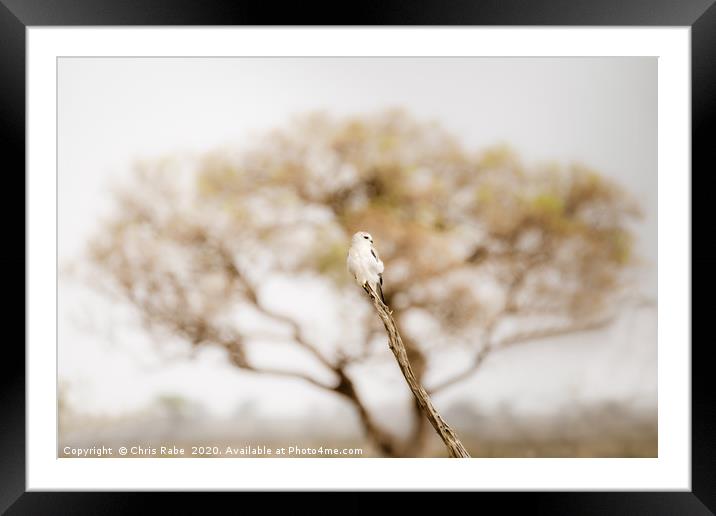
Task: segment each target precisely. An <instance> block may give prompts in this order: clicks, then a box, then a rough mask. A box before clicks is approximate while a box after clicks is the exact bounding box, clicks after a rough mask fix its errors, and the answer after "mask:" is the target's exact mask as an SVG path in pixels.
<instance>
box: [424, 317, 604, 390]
mask: <svg viewBox="0 0 716 516" xmlns="http://www.w3.org/2000/svg"><path fill="white" fill-rule="evenodd" d="M612 320H613V317H611V316H610V317H605V318H603V319H598V320H596V321H586V322H582V323H578V324H573V325H570V326H564V327H561V328H547V329H541V330H534V331H527V332H520V333H516V334H514V335H510V336H509V337H506V338H504V339H502V340H500V341H498V342H497V343H496V344H490V343H489V342H488V343H487V344H486V345H485V346H484V347H483V348H482V349H481V350H480V352H479V353H478V354H477V355H475V359H474V360H473V362H472V364H471V365H470V366H469V367H468V368H467V369H465V370H464V371H462V372H461V373H459V374H457V375H455V376H453V377H451V378H448V379H447V380H444V381H443V382H441V383H439V384H437V385H435V386H433V387H432V388H431V389H430V390H429V392H430V394H436V393H437V392H439V391H441V390H443V389H446V388H448V387H451V386H453V385H455V384H457V383H459V382H461V381H463V380H466V379H467V378H469V377H470V376H472V375H473V373H474V372H475V371H477V370H478V369H479V368H480V366H481V365H482V363H483V362H484V361H485V359H486V358H487V356H488V355H489V354H490V352H492V351H498V350H502V349H505V348H507V347H509V346H513V345H515V344H521V343H523V342H529V341H533V340H541V339H546V338H550V337H559V336H562V335H568V334H570V333H578V332H584V331H595V330H598V329H602V328H604V327H606V326H607V325H609V323H611V322H612Z"/></svg>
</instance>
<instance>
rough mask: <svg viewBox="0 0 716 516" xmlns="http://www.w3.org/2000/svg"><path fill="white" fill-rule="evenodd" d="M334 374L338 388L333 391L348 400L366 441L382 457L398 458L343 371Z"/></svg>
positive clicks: (339, 370)
mask: <svg viewBox="0 0 716 516" xmlns="http://www.w3.org/2000/svg"><path fill="white" fill-rule="evenodd" d="M336 373H337V374H338V377H339V383H338V386H336V388H335V391H336V392H337V393H338V394H341V395H342V396H345V397H346V398H348V400H350V402H351V403H352V404H353V406H354V407H355V408H356V410H357V411H358V417H359V418H360V421H361V424H362V425H363V429H364V430H365V433H366V437H367V438H368V441H370V442H372V443H373V445H374V446H375V447H376V448H377V449H378V450H380V452H381V453H383V454H384V455H387V456H389V457H397V456H399V452H398V449H397V446H396V443H395V440H394V439H393V438H392V437H391V436H390V435H388V434H387V433H386V432H384V431H383V430H382V429H381V428H379V427H378V426H377V425H376V423H375V421H373V418H372V417H371V415H370V414H369V413H368V410H367V409H366V407H365V405H364V404H363V401H362V400H361V399H360V398H359V397H358V392H357V391H356V389H355V386H354V385H353V381H352V380H351V379H350V378H349V377H348V376H347V375H346V373H345V371H344V370H343V369H338V370H336Z"/></svg>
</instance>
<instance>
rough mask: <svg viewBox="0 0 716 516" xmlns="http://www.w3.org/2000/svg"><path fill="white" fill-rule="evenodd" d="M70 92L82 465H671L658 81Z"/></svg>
mask: <svg viewBox="0 0 716 516" xmlns="http://www.w3.org/2000/svg"><path fill="white" fill-rule="evenodd" d="M56 72H57V170H56V174H57V343H56V346H57V414H58V417H57V431H58V434H57V436H58V437H57V457H58V458H68V459H74V458H117V459H122V458H124V459H132V458H139V459H141V458H197V459H201V458H221V459H232V458H233V459H243V458H265V459H271V458H289V457H290V458H316V459H319V458H325V459H329V458H352V459H353V458H354V459H363V458H447V457H454V458H471V459H481V458H484V459H487V458H513V457H518V458H533V457H534V458H602V457H609V458H658V457H659V428H658V424H657V415H658V401H659V400H658V396H657V393H658V376H657V363H658V362H657V316H658V299H657V293H658V288H657V265H658V256H657V229H658V226H657V165H658V158H659V156H658V151H659V149H658V132H657V128H658V124H657V119H658V112H657V100H658V87H657V86H658V58H657V57H654V56H651V57H131V56H128V57H79V56H71V57H61V56H60V57H58V58H57V70H56ZM662 258H663V255H662ZM677 344H678V345H683V346H688V345H689V343H686V342H684V343H675V345H677ZM432 462H435V461H432ZM113 464H116V463H115V462H113ZM192 464H195V463H192Z"/></svg>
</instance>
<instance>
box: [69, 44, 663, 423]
mask: <svg viewBox="0 0 716 516" xmlns="http://www.w3.org/2000/svg"><path fill="white" fill-rule="evenodd" d="M58 78H59V94H58V111H59V112H58V116H59V120H58V127H59V139H58V144H59V149H58V151H59V152H58V156H59V170H58V190H59V193H58V195H59V206H58V213H59V221H58V224H59V235H58V245H59V259H60V264H61V265H62V264H64V263H66V262H67V261H69V260H73V259H76V258H77V257H78V253H79V252H80V250H81V248H82V245H83V244H84V242H86V240H87V237H88V236H89V235H90V234H91V233H92V231H94V230H95V229H96V228H97V218H98V216H100V215H101V214H102V213H104V212H105V211H106V210H107V207H108V206H109V203H110V199H111V198H110V196H109V195H108V187H109V186H111V185H112V184H113V183H116V182H121V181H123V180H125V179H126V178H127V177H128V172H129V169H130V166H131V164H132V163H133V162H134V161H135V160H138V159H146V158H156V157H161V156H162V155H165V154H167V153H172V154H176V153H179V154H186V155H197V154H199V153H202V152H204V151H208V150H211V149H213V148H215V147H217V146H223V145H227V144H237V145H243V144H246V143H247V142H250V138H251V137H252V135H258V134H260V133H261V132H262V131H264V130H266V129H271V128H274V127H277V126H280V125H283V124H284V123H285V122H286V121H287V119H288V118H290V117H291V116H293V115H299V114H302V113H305V112H308V111H314V110H322V111H326V112H328V113H331V114H337V115H341V114H348V115H352V114H361V113H367V112H375V111H378V110H382V109H384V108H391V107H403V108H406V109H407V110H409V111H410V112H412V113H413V114H414V115H415V116H416V117H418V118H424V119H430V120H436V121H438V122H440V123H441V124H442V125H443V126H444V127H445V128H446V129H448V130H449V131H450V132H452V133H453V134H455V135H456V136H457V137H458V139H459V140H460V141H461V142H462V143H463V144H464V146H465V147H466V148H467V149H471V150H479V149H481V148H483V147H485V146H487V145H492V144H496V143H507V144H509V145H510V146H512V147H513V148H514V149H515V150H516V151H517V152H518V153H519V155H520V156H521V157H522V158H523V160H524V161H525V162H526V163H527V164H529V163H535V162H541V161H559V162H563V163H568V162H570V161H573V160H576V161H579V162H582V163H585V164H587V165H589V166H591V167H593V168H595V169H597V170H599V171H601V172H602V173H603V174H605V175H606V176H609V177H611V178H614V179H616V180H617V181H618V182H619V183H621V184H622V185H623V186H624V187H625V188H626V189H628V190H629V191H630V192H631V193H632V194H633V195H634V196H635V197H636V198H637V199H638V200H639V201H640V203H641V205H642V207H643V208H644V212H645V219H644V222H643V223H642V224H641V225H640V227H639V228H638V235H637V236H638V252H639V253H640V255H641V256H642V257H643V258H644V259H645V274H644V280H643V283H642V288H643V291H644V292H645V293H647V294H649V295H652V296H656V235H657V224H656V222H657V221H656V207H657V205H656V202H657V197H656V195H657V181H656V177H657V176H656V174H657V148H656V143H657V111H656V105H657V61H656V59H655V58H348V59H341V58H295V59H287V58H270V59H259V58H230V59H226V58H219V59H205V58H200V59H182V58H171V59H149V58H139V59H135V58H110V59H103V58H64V59H60V61H59V71H58ZM309 297H310V296H309ZM296 299H297V298H296ZM289 300H290V295H289ZM313 302H318V300H314V301H313ZM302 303H304V300H302ZM310 303H311V300H310V299H308V300H306V301H305V305H307V306H309V307H310ZM115 312H119V313H120V315H117V314H116V313H115ZM109 314H114V315H111V316H110V315H109ZM59 316H60V321H59V325H60V335H59V361H60V376H61V377H65V378H67V379H68V380H70V381H71V383H72V384H73V394H72V399H73V400H74V401H75V403H77V404H78V405H81V406H82V407H83V408H84V409H86V410H88V411H91V412H101V411H107V412H110V413H115V412H117V411H123V410H133V409H135V408H137V407H141V406H142V404H143V403H146V402H147V401H148V400H151V399H152V398H153V397H154V396H156V395H157V394H158V393H162V392H178V393H182V394H184V395H186V396H187V397H189V398H191V399H195V400H197V401H199V402H202V403H205V404H207V405H208V406H209V407H210V408H212V409H213V410H215V411H216V412H224V413H230V412H233V411H234V410H235V407H236V405H237V404H238V403H239V402H241V401H242V400H246V399H256V400H258V401H259V403H260V404H263V406H264V407H268V408H267V411H269V412H271V410H274V411H275V412H277V413H280V412H282V411H286V410H302V408H301V406H300V404H299V407H298V408H296V404H295V400H292V401H290V402H289V401H286V389H288V390H289V391H291V392H292V393H293V394H295V393H296V392H297V391H298V392H303V391H305V394H304V395H302V396H301V397H300V398H301V400H303V401H302V403H306V404H315V403H319V402H321V403H322V402H323V401H324V400H323V399H322V398H319V397H317V396H319V395H316V394H314V393H313V391H312V390H311V388H310V387H306V386H304V385H298V382H292V381H288V380H286V381H284V380H282V381H281V383H278V382H274V383H276V385H277V388H276V389H274V390H272V391H270V392H268V393H266V391H265V389H263V388H262V387H263V386H264V385H265V383H263V382H264V380H262V379H257V378H255V377H253V378H252V377H251V375H250V374H241V373H238V374H237V373H236V371H235V370H234V369H232V368H231V367H230V366H228V365H225V364H222V363H221V362H220V360H219V358H218V357H217V356H215V355H212V354H211V353H210V352H209V353H207V354H202V356H201V357H199V359H198V360H195V361H187V360H182V359H178V360H177V361H176V362H175V363H173V364H172V365H169V366H163V367H159V364H161V362H159V361H158V360H159V359H157V358H156V355H155V353H154V351H152V348H150V347H148V346H147V345H146V342H145V339H146V336H143V335H141V334H138V333H136V332H132V331H130V330H128V329H127V326H126V325H125V324H121V325H118V323H117V321H118V320H121V321H126V314H123V312H122V310H121V309H119V308H118V307H116V306H112V304H111V303H107V302H106V301H102V300H99V299H96V298H94V297H93V296H92V295H91V294H89V293H87V292H85V291H84V290H83V289H79V288H77V287H74V286H68V285H66V284H64V283H62V284H61V291H60V307H59ZM118 317H119V319H117V318H118ZM123 317H124V319H122V318H123ZM89 320H92V321H94V322H93V323H92V324H93V325H94V326H100V327H101V328H102V329H101V331H95V332H87V331H85V330H86V328H85V329H84V330H83V329H82V328H79V327H78V324H76V323H77V321H80V322H82V321H85V323H86V322H87V321H89ZM655 321H656V319H655V314H653V317H646V318H645V316H640V317H639V319H638V323H633V321H632V322H631V323H630V322H629V321H627V322H622V323H620V324H621V326H620V325H619V324H618V325H617V326H616V327H615V328H613V329H612V330H610V333H608V334H603V335H592V336H589V337H582V336H580V337H579V338H578V339H572V340H574V341H575V342H570V343H569V346H568V347H569V350H568V351H566V352H565V350H564V346H562V345H561V344H560V343H549V342H546V343H540V344H538V345H535V346H531V347H530V349H527V348H525V349H524V350H514V351H510V352H509V353H505V354H503V355H500V356H499V357H498V356H496V357H495V359H494V361H492V364H488V366H489V367H487V366H486V367H485V369H484V371H483V374H481V375H479V378H478V376H476V377H475V378H474V380H472V381H470V382H467V383H466V384H465V386H464V387H463V388H462V390H461V391H460V392H456V393H453V394H451V395H450V396H451V397H453V398H459V397H461V396H462V397H465V396H468V397H469V398H470V399H474V400H475V402H476V403H480V404H481V405H482V406H499V404H500V403H501V402H503V401H505V400H507V401H509V402H512V403H516V404H517V405H518V406H519V407H522V408H524V410H528V411H529V410H533V409H535V407H539V406H543V405H544V404H545V400H546V401H547V404H548V405H550V404H551V405H555V404H558V403H561V402H563V401H564V400H566V399H571V398H570V397H575V396H576V397H577V398H579V399H584V400H593V399H619V400H626V399H633V398H634V397H636V398H640V399H644V400H646V401H645V402H646V403H654V404H655V401H656V322H655ZM630 324H631V325H630ZM634 324H636V326H634ZM84 325H85V326H86V324H84ZM625 325H626V326H625ZM79 326H82V324H80V325H79ZM117 326H119V327H117ZM625 328H627V329H625ZM635 328H636V329H635ZM95 329H96V328H95ZM107 332H109V333H107ZM109 334H111V335H112V337H111V338H109V337H107V335H109ZM625 349H626V350H627V351H625ZM557 356H558V357H559V360H560V364H562V366H561V367H560V368H559V370H554V368H553V367H550V364H553V363H554V361H553V360H552V358H554V357H557ZM625 356H626V357H627V358H626V359H625ZM535 363H536V364H541V367H543V368H540V367H533V366H534V364H535ZM527 385H529V388H527V387H526V386H527ZM120 386H121V388H119V387H120ZM286 386H288V387H286ZM367 389H368V390H370V386H368V387H367ZM217 392H222V396H217V395H216V393H217ZM226 392H231V393H232V394H231V395H230V396H227V395H226ZM371 396H372V397H374V399H375V400H376V402H380V399H381V393H380V392H379V391H377V390H376V391H375V392H372V394H371ZM446 396H448V395H446ZM436 402H437V403H440V400H436Z"/></svg>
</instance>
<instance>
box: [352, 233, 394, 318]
mask: <svg viewBox="0 0 716 516" xmlns="http://www.w3.org/2000/svg"><path fill="white" fill-rule="evenodd" d="M346 262H347V264H348V272H350V273H351V274H352V275H353V278H354V279H355V280H356V283H358V285H359V286H360V287H362V288H363V289H365V291H366V292H368V294H370V293H371V292H370V290H368V289H369V288H370V289H372V291H373V292H374V293H377V294H378V296H379V298H380V300H381V301H382V303H383V304H385V298H384V297H383V269H384V266H383V262H382V261H381V259H380V257H379V256H378V251H376V250H375V246H374V245H373V237H372V236H371V235H370V233H367V232H365V231H358V232H357V233H355V234H354V235H353V238H352V239H351V247H350V249H349V250H348V259H347V260H346Z"/></svg>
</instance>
